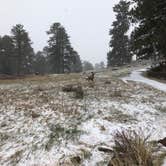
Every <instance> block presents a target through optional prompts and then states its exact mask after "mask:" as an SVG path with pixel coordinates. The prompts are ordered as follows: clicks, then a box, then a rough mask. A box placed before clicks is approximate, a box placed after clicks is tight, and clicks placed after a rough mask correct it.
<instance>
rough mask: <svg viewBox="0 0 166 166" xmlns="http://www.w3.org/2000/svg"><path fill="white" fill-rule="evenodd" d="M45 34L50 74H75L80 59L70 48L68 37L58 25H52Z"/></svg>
mask: <svg viewBox="0 0 166 166" xmlns="http://www.w3.org/2000/svg"><path fill="white" fill-rule="evenodd" d="M47 34H48V35H49V36H50V37H49V41H48V46H47V47H46V48H47V49H46V50H47V54H48V60H49V63H50V72H51V73H64V72H77V71H80V69H76V65H78V64H79V65H81V64H80V62H79V61H80V59H79V58H80V57H79V56H78V54H77V52H76V51H75V50H74V49H73V48H72V46H71V43H70V40H69V36H68V34H67V33H66V30H65V28H64V27H63V26H62V25H61V24H60V23H54V24H53V25H52V26H51V27H50V29H49V31H48V32H47Z"/></svg>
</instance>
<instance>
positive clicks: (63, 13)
mask: <svg viewBox="0 0 166 166" xmlns="http://www.w3.org/2000/svg"><path fill="white" fill-rule="evenodd" d="M118 2H119V0H0V20H1V23H0V35H4V34H10V30H11V28H12V26H13V25H16V24H18V23H19V24H23V25H24V28H25V29H26V30H27V31H28V32H29V35H30V38H31V40H32V42H33V47H34V49H35V51H38V50H42V49H43V47H44V46H46V45H47V40H48V36H47V35H46V31H47V30H48V29H49V27H50V25H51V24H52V23H54V22H60V23H61V24H62V25H63V26H64V27H65V28H66V30H67V33H68V34H69V36H70V37H71V38H70V41H71V43H72V46H73V47H74V49H75V50H76V51H78V53H79V54H80V56H81V59H83V60H89V61H91V62H92V63H96V62H100V61H105V62H106V55H107V52H108V48H109V47H108V43H109V40H110V37H109V35H108V34H109V29H110V27H111V24H112V22H113V21H114V19H115V14H114V13H113V9H112V7H113V6H114V5H115V4H116V3H118Z"/></svg>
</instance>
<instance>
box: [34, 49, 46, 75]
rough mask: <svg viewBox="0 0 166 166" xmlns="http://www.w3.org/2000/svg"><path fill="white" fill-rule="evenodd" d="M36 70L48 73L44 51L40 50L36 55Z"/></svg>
mask: <svg viewBox="0 0 166 166" xmlns="http://www.w3.org/2000/svg"><path fill="white" fill-rule="evenodd" d="M33 68H34V71H35V72H36V73H39V74H45V73H47V59H46V56H45V54H44V52H42V51H38V52H37V53H36V55H35V57H34V64H33Z"/></svg>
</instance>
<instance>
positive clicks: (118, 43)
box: [107, 0, 131, 66]
mask: <svg viewBox="0 0 166 166" xmlns="http://www.w3.org/2000/svg"><path fill="white" fill-rule="evenodd" d="M129 6H130V3H128V2H126V1H124V0H121V1H120V2H119V4H117V5H115V6H114V8H113V10H114V12H115V13H117V14H116V21H114V22H113V24H112V29H111V30H110V36H111V41H110V47H111V51H110V52H109V53H108V54H107V60H108V66H115V65H123V64H125V63H129V62H130V61H131V56H130V53H129V38H128V35H127V34H126V33H127V31H128V30H129V25H130V24H129V19H128V11H129Z"/></svg>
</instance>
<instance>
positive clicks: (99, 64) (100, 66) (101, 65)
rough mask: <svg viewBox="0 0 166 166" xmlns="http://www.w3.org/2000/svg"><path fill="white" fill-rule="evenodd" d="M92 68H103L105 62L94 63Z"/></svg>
mask: <svg viewBox="0 0 166 166" xmlns="http://www.w3.org/2000/svg"><path fill="white" fill-rule="evenodd" d="M94 68H95V70H102V69H104V68H105V64H104V62H100V63H96V64H95V67H94Z"/></svg>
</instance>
